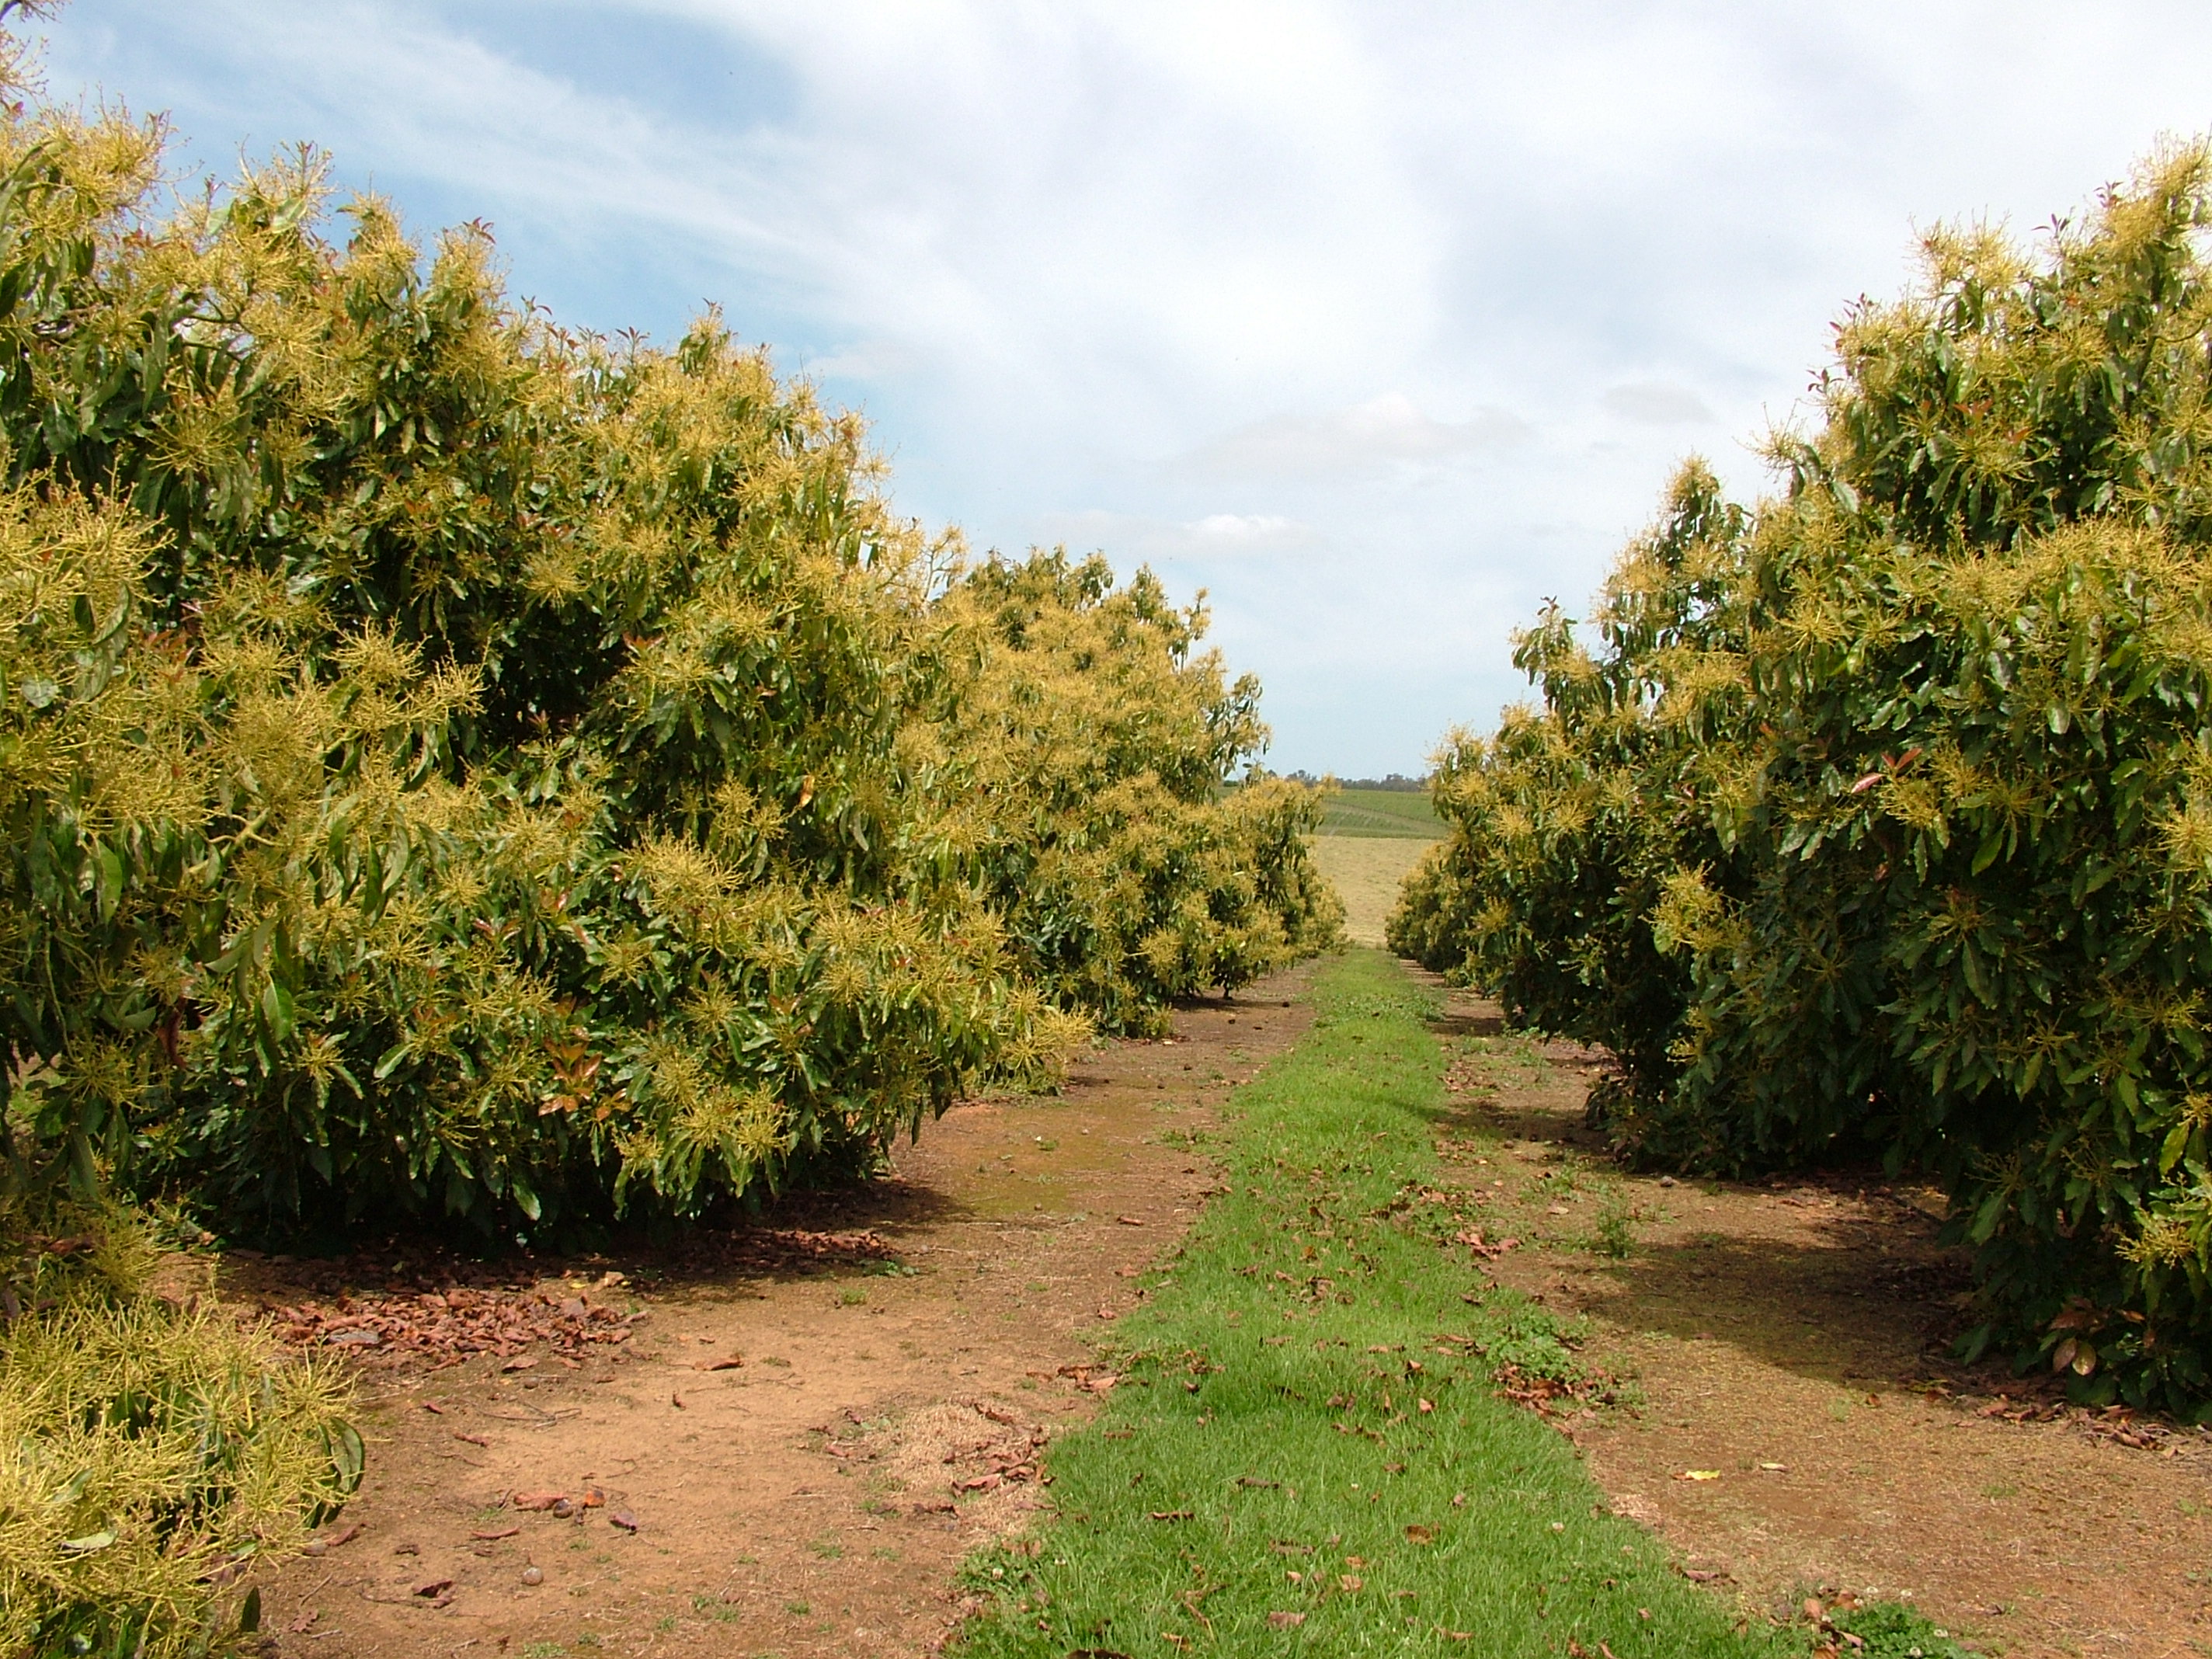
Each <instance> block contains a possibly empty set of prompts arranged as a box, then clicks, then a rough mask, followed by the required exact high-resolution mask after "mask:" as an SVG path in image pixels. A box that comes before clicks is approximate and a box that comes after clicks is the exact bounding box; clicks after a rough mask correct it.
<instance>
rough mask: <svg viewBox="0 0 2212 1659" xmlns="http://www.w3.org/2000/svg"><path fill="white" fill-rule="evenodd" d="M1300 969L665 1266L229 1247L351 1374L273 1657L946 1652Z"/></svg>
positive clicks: (1282, 1018)
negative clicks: (963, 1572)
mask: <svg viewBox="0 0 2212 1659" xmlns="http://www.w3.org/2000/svg"><path fill="white" fill-rule="evenodd" d="M1303 982H1304V970H1300V971H1295V972H1293V973H1291V974H1289V975H1284V976H1282V977H1281V978H1279V979H1278V980H1276V981H1270V982H1268V983H1267V984H1263V985H1261V986H1257V987H1253V988H1251V989H1250V990H1248V991H1246V992H1244V993H1243V994H1240V995H1238V996H1237V998H1236V999H1235V1000H1233V1001H1225V1002H1206V1003H1202V1004H1199V1005H1195V1006H1191V1007H1188V1008H1186V1009H1183V1010H1182V1011H1181V1012H1178V1013H1177V1014H1176V1018H1175V1022H1174V1035H1173V1036H1172V1037H1171V1038H1170V1039H1168V1040H1164V1041H1158V1042H1154V1041H1133V1042H1115V1043H1111V1044H1109V1045H1107V1046H1105V1047H1104V1048H1101V1049H1098V1050H1096V1051H1093V1052H1092V1053H1091V1054H1088V1055H1086V1056H1085V1058H1084V1060H1082V1061H1081V1062H1080V1063H1079V1065H1077V1066H1075V1067H1074V1068H1073V1071H1072V1073H1071V1075H1070V1076H1069V1078H1068V1079H1067V1081H1066V1085H1065V1086H1064V1087H1063V1088H1062V1090H1061V1091H1060V1093H1059V1094H1058V1095H1057V1096H1051V1097H1016V1098H1008V1099H995V1100H986V1101H978V1102H975V1103H969V1104H964V1105H962V1106H959V1107H957V1108H955V1109H953V1110H952V1111H951V1113H949V1114H948V1115H946V1116H945V1117H944V1118H943V1119H942V1120H940V1121H939V1122H937V1123H936V1124H934V1125H933V1126H931V1127H928V1128H927V1129H925V1130H924V1131H923V1133H922V1137H921V1142H920V1144H919V1145H917V1146H912V1147H908V1148H906V1149H903V1150H902V1152H901V1153H900V1154H899V1156H898V1158H897V1159H896V1168H895V1170H893V1172H892V1173H891V1174H890V1176H888V1177H886V1178H884V1179H883V1180H880V1181H878V1182H872V1183H869V1184H868V1185H867V1186H866V1188H863V1189H861V1190H859V1191H855V1192H853V1193H849V1194H844V1195H842V1196H840V1197H836V1198H833V1199H815V1200H809V1201H806V1202H804V1203H799V1202H794V1203H790V1204H786V1205H781V1206H777V1208H776V1211H775V1214H774V1215H773V1216H772V1217H771V1218H769V1219H770V1221H771V1222H772V1224H773V1225H769V1226H766V1227H763V1228H762V1229H759V1230H753V1231H752V1233H751V1235H750V1236H748V1234H747V1233H745V1232H742V1231H741V1232H739V1233H738V1234H736V1235H733V1236H732V1237H729V1238H727V1239H726V1240H722V1241H720V1242H719V1243H717V1242H716V1241H706V1242H705V1244H704V1246H703V1247H702V1244H701V1243H699V1242H696V1241H695V1242H694V1243H693V1245H692V1246H691V1247H690V1251H689V1253H688V1254H679V1255H678V1256H676V1257H674V1258H672V1259H671V1258H669V1257H665V1256H655V1255H651V1254H649V1253H648V1254H645V1255H635V1256H632V1257H630V1258H627V1259H622V1260H608V1261H603V1260H598V1259H594V1260H591V1261H570V1262H562V1263H553V1264H547V1263H543V1262H540V1263H536V1264H526V1265H525V1267H523V1268H521V1269H518V1268H517V1267H515V1266H514V1265H513V1264H508V1265H507V1267H505V1268H503V1269H501V1270H500V1271H498V1272H493V1273H475V1274H465V1273H452V1272H447V1273H445V1275H444V1276H445V1279H446V1280H447V1282H446V1283H444V1284H443V1285H433V1284H429V1283H427V1282H426V1280H425V1277H424V1275H425V1273H426V1271H429V1270H428V1269H426V1268H425V1267H424V1265H423V1264H422V1262H420V1261H416V1262H414V1263H411V1264H410V1263H409V1262H407V1261H399V1260H387V1261H385V1262H384V1263H383V1264H382V1268H381V1271H380V1273H372V1272H371V1271H370V1270H369V1267H368V1266H366V1265H363V1264H360V1263H352V1264H348V1267H347V1273H350V1274H351V1275H353V1277H354V1278H355V1279H356V1280H357V1282H354V1283H349V1284H336V1283H333V1282H332V1278H331V1274H332V1269H331V1267H330V1266H329V1265H328V1264H313V1263H286V1262H283V1261H258V1262H256V1261H234V1262H232V1263H231V1264H230V1265H229V1267H228V1269H227V1282H226V1290H227V1292H228V1294H229V1295H231V1296H232V1297H234V1298H237V1299H239V1300H241V1301H247V1302H254V1303H258V1304H261V1305H262V1306H264V1307H265V1308H267V1309H268V1310H270V1314H271V1316H274V1317H276V1318H277V1319H278V1320H279V1321H280V1322H281V1323H282V1325H283V1327H284V1328H289V1329H291V1330H293V1331H295V1333H297V1334H299V1335H300V1337H301V1340H317V1341H319V1342H321V1343H323V1344H325V1345H326V1346H333V1345H334V1346H337V1347H338V1348H339V1349H340V1350H341V1351H344V1350H347V1349H350V1350H351V1351H352V1352H355V1353H356V1354H358V1355H359V1356H360V1364H361V1365H362V1388H363V1394H364V1399H365V1411H364V1413H363V1424H362V1426H363V1431H364V1434H365V1436H366V1437H367V1439H368V1446H369V1458H370V1462H369V1478H368V1482H367V1483H366V1485H365V1486H364V1487H363V1489H362V1493H361V1495H360V1497H359V1498H357V1499H356V1502H355V1503H354V1504H351V1505H349V1507H348V1509H347V1510H346V1511H345V1513H344V1514H343V1516H340V1517H339V1518H338V1520H337V1521H336V1522H332V1523H331V1526H329V1527H328V1528H325V1541H323V1542H322V1543H321V1544H320V1546H319V1553H315V1554H313V1555H310V1556H308V1557H306V1558H303V1559H298V1560H295V1561H294V1562H291V1563H289V1564H287V1565H284V1566H283V1567H282V1568H281V1569H278V1570H276V1571H274V1572H273V1573H272V1574H270V1576H269V1577H268V1578H267V1579H266V1580H265V1581H264V1592H263V1593H264V1608H265V1611H264V1619H263V1628H264V1631H267V1632H270V1633H271V1644H272V1647H273V1650H274V1651H276V1652H278V1653H282V1654H286V1655H296V1656H306V1655H314V1656H319V1659H356V1656H358V1659H400V1656H405V1659H422V1656H428V1655H440V1656H444V1655H452V1654H459V1653H461V1652H464V1651H470V1652H473V1653H476V1654H513V1655H516V1656H528V1659H553V1656H555V1655H556V1654H586V1653H589V1652H591V1651H592V1650H597V1649H605V1650H613V1651H619V1652H623V1653H643V1652H648V1651H650V1652H666V1653H671V1654H684V1653H695V1652H696V1653H701V1654H714V1655H716V1656H737V1655H761V1656H764V1655H768V1654H776V1655H781V1656H787V1659H798V1656H802V1655H817V1654H838V1655H908V1654H921V1653H927V1652H932V1651H934V1650H936V1648H937V1647H938V1646H939V1644H940V1643H941V1641H942V1639H943V1638H944V1637H945V1634H946V1632H948V1631H949V1630H950V1629H951V1627H953V1626H954V1625H955V1624H957V1620H958V1619H959V1617H960V1614H961V1610H962V1608H961V1600H960V1593H959V1590H958V1589H957V1583H956V1570H957V1566H958V1565H959V1563H960V1562H961V1560H962V1559H963V1558H964V1557H965V1556H966V1555H967V1554H968V1553H969V1552H970V1551H971V1550H973V1549H974V1548H975V1547H977V1546H978V1545H979V1544H981V1543H983V1542H985V1541H988V1540H989V1539H991V1538H993V1537H994V1536H998V1535H1000V1534H1005V1533H1006V1532H1007V1531H1009V1530H1011V1529H1012V1528H1017V1527H1018V1526H1019V1525H1021V1524H1023V1523H1024V1522H1025V1521H1026V1520H1027V1519H1028V1517H1029V1516H1030V1512H1031V1511H1033V1510H1036V1509H1037V1508H1039V1507H1040V1505H1041V1503H1042V1496H1043V1493H1042V1487H1041V1486H1040V1485H1039V1470H1038V1455H1039V1453H1040V1452H1041V1450H1042V1448H1043V1447H1044V1446H1045V1445H1046V1444H1047V1443H1048V1442H1049V1440H1050V1438H1051V1437H1052V1436H1053V1435H1054V1433H1055V1432H1057V1431H1059V1430H1060V1428H1061V1427H1062V1426H1063V1425H1066V1424H1068V1423H1071V1422H1074V1421H1078V1420H1080V1419H1083V1418H1084V1417H1085V1415H1086V1414H1087V1413H1088V1412H1089V1411H1090V1410H1091V1408H1093V1407H1095V1405H1096V1403H1097V1398H1098V1396H1099V1395H1101V1394H1102V1393H1103V1392H1104V1390H1106V1389H1109V1388H1110V1387H1111V1386H1112V1383H1111V1378H1110V1374H1109V1373H1107V1372H1105V1371H1104V1370H1103V1369H1102V1368H1101V1367H1100V1365H1099V1364H1098V1356H1097V1338H1098V1336H1099V1335H1100V1334H1102V1333H1103V1332H1104V1331H1106V1330H1107V1329H1108V1328H1109V1327H1110V1325H1111V1322H1112V1321H1113V1320H1114V1319H1115V1317H1116V1316H1118V1315H1120V1314H1121V1313H1122V1312H1124V1311H1126V1310H1127V1309H1128V1308H1129V1307H1130V1306H1132V1305H1133V1301H1134V1299H1135V1296H1136V1291H1135V1287H1134V1285H1133V1284H1132V1283H1131V1281H1132V1280H1133V1279H1134V1278H1135V1277H1136V1275H1137V1274H1138V1273H1139V1271H1140V1269H1141V1268H1142V1267H1143V1266H1144V1265H1145V1264H1146V1263H1147V1262H1149V1261H1153V1260H1155V1259H1157V1258H1158V1257H1159V1256H1161V1255H1163V1254H1164V1253H1165V1252H1166V1251H1167V1250H1169V1249H1171V1248H1172V1247H1173V1245H1174V1244H1175V1243H1176V1241H1177V1240H1178V1239H1179V1238H1180V1237H1181V1236H1182V1233H1183V1231H1185V1229H1186V1228H1187V1227H1188V1224H1189V1223H1190V1221H1191V1219H1192V1218H1194V1216H1195V1215H1196V1213H1197V1212H1198V1209H1199V1206H1200V1205H1201V1204H1202V1202H1203V1201H1204V1199H1205V1197H1206V1194H1207V1193H1208V1191H1209V1190H1210V1189H1211V1183H1212V1181H1213V1179H1214V1173H1213V1165H1212V1164H1211V1163H1210V1162H1209V1161H1208V1160H1207V1159H1206V1158H1205V1157H1204V1156H1203V1155H1202V1154H1201V1153H1200V1152H1197V1151H1196V1150H1194V1147H1195V1146H1196V1144H1197V1143H1198V1141H1199V1140H1200V1139H1202V1138H1203V1136H1204V1135H1205V1134H1206V1132H1207V1130H1208V1129H1209V1127H1211V1125H1212V1121H1213V1114H1214V1109H1215V1107H1216V1106H1217V1105H1218V1103H1219V1102H1220V1101H1221V1100H1222V1099H1223V1098H1224V1097H1225V1093H1226V1091H1227V1090H1228V1089H1229V1088H1230V1087H1231V1085H1234V1084H1236V1083H1238V1082H1241V1081H1243V1080H1244V1079H1248V1078H1249V1077H1250V1076H1251V1075H1252V1074H1253V1073H1254V1072H1255V1070H1256V1069H1257V1068H1258V1066H1260V1065H1261V1064H1262V1063H1263V1062H1264V1061H1265V1060H1267V1058H1268V1057H1269V1056H1271V1055H1273V1054H1277V1053H1279V1052H1280V1051H1281V1050H1282V1049H1284V1048H1286V1047H1287V1046H1289V1044H1290V1043H1291V1042H1293V1041H1294V1040H1295V1039H1296V1038H1297V1036H1298V1034H1299V1033H1300V1032H1301V1031H1303V1030H1304V1028H1305V1026H1306V1024H1307V1023H1308V1021H1309V1020H1310V1010H1309V1008H1308V1006H1306V1004H1305V1002H1304V1000H1303V998H1302V997H1300V995H1299V990H1300V987H1301V986H1302V985H1303ZM404 1254H405V1252H404V1251H402V1252H400V1253H399V1255H404ZM702 1261H704V1262H705V1263H706V1264H707V1265H705V1266H702V1265H700V1264H701V1263H702ZM342 1276H343V1275H342ZM433 1276H434V1277H435V1276H436V1275H435V1273H434V1274H433ZM426 1297H428V1298H435V1299H434V1300H425V1298H426ZM372 1338H374V1340H371V1339H372ZM457 1344H458V1345H459V1346H460V1347H473V1348H476V1349H477V1350H479V1351H478V1352H475V1353H474V1354H473V1355H472V1356H471V1357H469V1358H464V1359H461V1360H460V1361H459V1363H454V1362H453V1359H452V1358H450V1356H451V1355H452V1354H453V1352H456V1351H457V1350H456V1345H457ZM441 1353H443V1354H446V1355H447V1356H448V1357H447V1358H444V1359H441V1358H440V1357H439V1356H440V1354H441Z"/></svg>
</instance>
